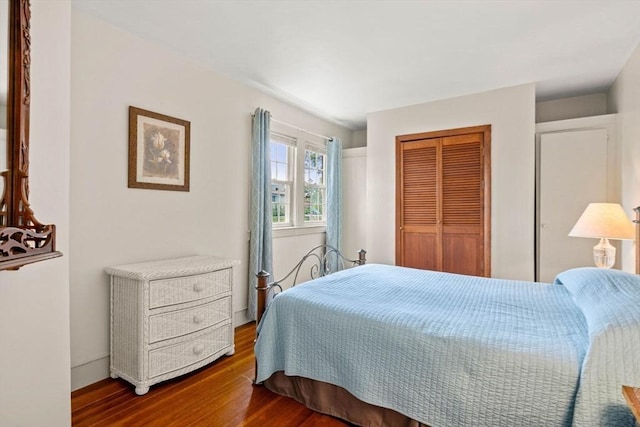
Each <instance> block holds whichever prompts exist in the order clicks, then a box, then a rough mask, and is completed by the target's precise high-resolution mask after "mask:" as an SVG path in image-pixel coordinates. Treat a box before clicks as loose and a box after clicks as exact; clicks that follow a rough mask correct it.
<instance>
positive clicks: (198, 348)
mask: <svg viewBox="0 0 640 427" xmlns="http://www.w3.org/2000/svg"><path fill="white" fill-rule="evenodd" d="M203 351H204V345H202V344H198V345H197V346H195V347H193V354H200V353H202V352H203Z"/></svg>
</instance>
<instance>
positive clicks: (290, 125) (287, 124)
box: [251, 113, 333, 141]
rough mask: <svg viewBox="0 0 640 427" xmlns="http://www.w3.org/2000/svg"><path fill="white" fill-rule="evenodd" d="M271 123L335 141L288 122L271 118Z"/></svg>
mask: <svg viewBox="0 0 640 427" xmlns="http://www.w3.org/2000/svg"><path fill="white" fill-rule="evenodd" d="M253 116H255V114H254V113H251V117H253ZM271 121H272V122H275V123H278V124H281V125H284V126H288V127H290V128H293V129H296V130H299V131H300V132H304V133H306V134H309V135H313V136H317V137H318V138H322V139H326V140H327V141H330V140H332V139H333V137H331V136H326V135H320V134H319V133H315V132H311V131H309V130H306V129H302V128H301V127H298V126H295V125H292V124H289V123H286V122H283V121H280V120H276V119H274V118H271Z"/></svg>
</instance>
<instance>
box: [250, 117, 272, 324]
mask: <svg viewBox="0 0 640 427" xmlns="http://www.w3.org/2000/svg"><path fill="white" fill-rule="evenodd" d="M270 121H271V113H269V112H268V111H266V110H263V109H262V108H257V109H256V111H255V113H254V115H253V120H252V132H251V213H250V214H251V219H250V224H251V228H250V233H251V234H250V236H251V238H250V242H249V307H248V309H247V315H248V316H249V318H250V319H253V320H256V309H257V307H256V306H257V291H256V285H257V284H258V282H257V279H256V273H258V272H259V271H261V270H265V271H267V272H269V273H270V274H273V248H272V233H271V221H272V220H271V215H272V212H271V156H270V143H269V125H270Z"/></svg>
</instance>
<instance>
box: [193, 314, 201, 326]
mask: <svg viewBox="0 0 640 427" xmlns="http://www.w3.org/2000/svg"><path fill="white" fill-rule="evenodd" d="M193 323H195V324H196V325H197V324H198V323H202V317H200V316H198V315H197V314H196V315H195V316H193Z"/></svg>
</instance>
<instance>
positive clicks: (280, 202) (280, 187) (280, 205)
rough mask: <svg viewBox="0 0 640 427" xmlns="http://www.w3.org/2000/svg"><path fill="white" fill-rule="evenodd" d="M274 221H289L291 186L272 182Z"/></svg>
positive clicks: (277, 222)
mask: <svg viewBox="0 0 640 427" xmlns="http://www.w3.org/2000/svg"><path fill="white" fill-rule="evenodd" d="M271 202H272V209H271V211H272V215H271V216H272V221H273V223H274V224H282V223H288V222H289V208H290V203H289V186H288V185H286V184H271Z"/></svg>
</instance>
